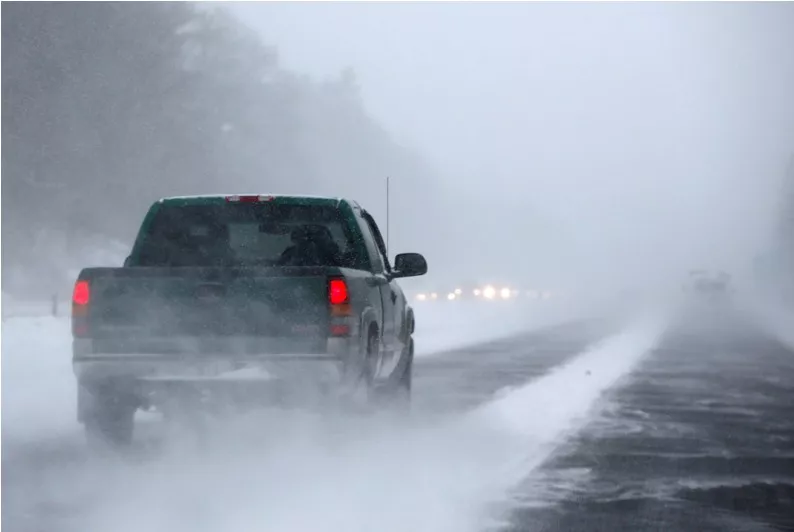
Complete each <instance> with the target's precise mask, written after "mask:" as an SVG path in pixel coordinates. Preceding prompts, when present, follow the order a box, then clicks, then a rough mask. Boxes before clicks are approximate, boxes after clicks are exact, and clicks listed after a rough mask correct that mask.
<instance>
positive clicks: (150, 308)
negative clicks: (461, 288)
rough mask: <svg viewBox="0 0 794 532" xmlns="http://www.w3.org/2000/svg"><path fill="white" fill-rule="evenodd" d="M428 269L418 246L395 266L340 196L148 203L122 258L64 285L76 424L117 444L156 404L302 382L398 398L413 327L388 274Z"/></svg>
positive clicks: (262, 392)
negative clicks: (69, 289)
mask: <svg viewBox="0 0 794 532" xmlns="http://www.w3.org/2000/svg"><path fill="white" fill-rule="evenodd" d="M426 272H427V262H426V261H425V259H424V257H423V256H422V255H421V254H418V253H403V254H399V255H397V256H396V257H395V261H394V266H392V265H391V264H390V263H389V259H388V256H387V252H386V246H385V244H384V241H383V238H382V236H381V232H380V230H379V228H378V225H377V224H376V223H375V220H374V218H373V217H372V216H371V215H370V214H369V213H368V212H367V211H366V210H364V209H362V208H361V207H360V206H359V205H358V204H357V203H356V202H354V201H351V200H347V199H341V198H324V197H307V196H275V195H260V194H256V195H226V196H223V195H219V196H183V197H169V198H163V199H160V200H159V201H157V202H155V203H154V204H153V205H152V206H151V208H150V209H149V211H148V213H147V214H146V216H145V218H144V220H143V223H142V225H141V228H140V230H139V233H138V236H137V238H136V240H135V243H134V244H133V247H132V250H131V253H130V255H129V256H128V257H127V259H126V260H125V262H124V265H123V267H118V268H107V267H102V268H85V269H83V270H82V271H81V272H80V274H79V275H78V278H77V280H76V282H75V285H74V290H73V297H72V336H73V343H72V364H73V369H74V373H75V376H76V378H77V384H78V386H77V417H78V421H79V422H81V423H82V424H83V425H84V427H85V430H86V434H87V436H88V437H89V438H93V439H95V440H96V439H97V438H99V439H101V440H102V441H105V442H108V443H110V444H114V445H117V444H121V445H124V444H128V443H130V442H131V441H132V438H133V432H134V425H135V413H136V411H137V410H138V409H147V410H148V409H156V410H162V411H163V412H164V413H166V414H167V412H168V409H169V408H172V407H173V405H175V404H177V402H178V401H182V402H179V404H180V405H181V407H184V405H185V404H190V403H189V402H188V403H185V401H184V398H185V397H191V398H195V397H197V396H198V395H201V396H206V395H207V394H210V395H213V394H215V395H217V396H218V397H224V398H225V399H229V398H232V400H233V402H236V401H238V400H243V399H245V398H249V399H250V396H254V397H257V398H260V399H261V398H268V399H267V400H270V399H271V398H272V397H282V396H283V395H284V394H286V395H287V396H289V392H290V390H292V391H296V393H297V395H300V394H301V393H303V392H302V391H300V390H301V387H302V386H303V385H304V384H308V385H309V386H310V387H311V388H312V389H313V390H320V391H321V397H326V396H327V395H326V393H327V392H331V393H332V394H336V396H338V397H354V396H356V397H362V396H363V397H364V398H365V401H366V404H371V403H372V402H373V398H377V401H374V402H375V403H377V404H382V403H383V398H384V397H387V398H389V399H393V400H395V401H399V403H400V404H403V405H405V404H406V402H407V401H409V400H410V391H411V378H412V367H413V354H414V343H413V337H412V333H413V332H414V327H415V324H414V313H413V310H412V309H411V307H410V306H409V305H408V304H407V302H406V298H405V295H404V293H403V291H402V290H401V288H400V286H399V285H398V284H397V283H396V280H397V279H400V278H403V277H412V276H418V275H424V274H425V273H426ZM238 392H239V393H238ZM243 392H244V393H243ZM276 392H278V393H276ZM224 394H226V395H224ZM280 394H281V395H280Z"/></svg>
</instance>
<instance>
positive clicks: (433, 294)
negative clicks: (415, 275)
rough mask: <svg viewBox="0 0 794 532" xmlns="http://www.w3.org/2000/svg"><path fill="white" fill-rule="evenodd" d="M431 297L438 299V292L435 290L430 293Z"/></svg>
mask: <svg viewBox="0 0 794 532" xmlns="http://www.w3.org/2000/svg"><path fill="white" fill-rule="evenodd" d="M430 299H438V294H436V293H435V292H433V293H432V294H430Z"/></svg>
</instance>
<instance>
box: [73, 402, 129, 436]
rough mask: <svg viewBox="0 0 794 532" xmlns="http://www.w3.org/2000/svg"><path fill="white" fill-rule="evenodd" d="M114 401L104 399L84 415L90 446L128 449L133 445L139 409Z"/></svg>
mask: <svg viewBox="0 0 794 532" xmlns="http://www.w3.org/2000/svg"><path fill="white" fill-rule="evenodd" d="M97 399H99V398H97ZM108 399H109V400H108ZM114 399H116V398H112V399H111V398H107V397H102V398H101V399H99V400H96V401H95V403H94V404H93V405H92V407H91V408H90V409H88V411H86V412H84V413H83V425H84V427H85V435H86V440H87V441H88V444H89V445H91V446H103V447H107V446H109V447H126V446H128V445H130V444H131V443H132V437H133V433H134V430H135V411H136V410H137V408H135V407H133V406H130V405H129V404H126V403H125V402H123V401H120V400H117V399H116V400H114Z"/></svg>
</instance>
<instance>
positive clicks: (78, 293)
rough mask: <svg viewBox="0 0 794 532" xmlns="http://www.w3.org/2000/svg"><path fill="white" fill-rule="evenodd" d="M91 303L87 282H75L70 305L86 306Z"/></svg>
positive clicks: (89, 288)
mask: <svg viewBox="0 0 794 532" xmlns="http://www.w3.org/2000/svg"><path fill="white" fill-rule="evenodd" d="M90 301H91V287H90V286H89V284H88V281H77V282H76V283H74V291H72V303H73V304H75V305H81V306H82V305H88V303H89V302H90Z"/></svg>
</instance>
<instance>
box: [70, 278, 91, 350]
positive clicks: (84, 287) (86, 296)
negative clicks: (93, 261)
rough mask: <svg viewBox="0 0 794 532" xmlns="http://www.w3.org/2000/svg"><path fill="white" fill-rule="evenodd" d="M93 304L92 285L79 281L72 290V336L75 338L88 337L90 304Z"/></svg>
mask: <svg viewBox="0 0 794 532" xmlns="http://www.w3.org/2000/svg"><path fill="white" fill-rule="evenodd" d="M90 302H91V285H90V284H88V281H85V280H79V281H77V282H76V283H74V290H72V335H73V336H74V337H75V338H79V337H85V336H88V304H89V303H90Z"/></svg>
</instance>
